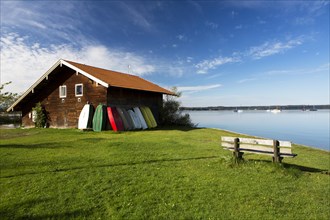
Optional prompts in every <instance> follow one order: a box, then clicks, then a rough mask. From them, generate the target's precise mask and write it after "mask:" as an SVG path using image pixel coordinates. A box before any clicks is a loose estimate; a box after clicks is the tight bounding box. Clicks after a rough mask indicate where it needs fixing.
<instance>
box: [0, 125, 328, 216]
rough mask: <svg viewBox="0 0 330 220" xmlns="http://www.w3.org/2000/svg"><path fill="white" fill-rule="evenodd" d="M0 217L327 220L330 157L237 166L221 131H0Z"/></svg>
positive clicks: (255, 158)
mask: <svg viewBox="0 0 330 220" xmlns="http://www.w3.org/2000/svg"><path fill="white" fill-rule="evenodd" d="M0 132H1V142H0V158H1V160H0V168H1V174H0V196H1V200H0V216H1V219H47V218H49V219H299V220H300V219H329V218H330V211H329V207H330V202H329V198H330V176H329V169H330V168H329V166H330V164H329V163H330V153H329V152H327V151H321V150H317V149H312V148H307V147H302V146H297V145H294V146H293V152H294V153H297V154H298V156H297V157H296V158H285V159H284V160H283V165H282V166H278V165H274V164H272V163H271V157H269V156H260V155H252V154H245V155H244V158H245V162H244V163H242V164H239V165H236V164H234V163H233V162H232V159H231V152H229V151H225V150H223V149H222V148H221V147H220V136H222V135H225V136H228V135H234V134H232V133H228V132H225V131H220V130H215V129H192V130H182V129H173V130H172V129H157V130H149V131H136V132H123V133H114V132H112V131H107V132H98V133H97V132H82V131H79V130H75V129H65V130H59V129H13V130H0Z"/></svg>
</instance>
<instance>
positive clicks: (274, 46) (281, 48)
mask: <svg viewBox="0 0 330 220" xmlns="http://www.w3.org/2000/svg"><path fill="white" fill-rule="evenodd" d="M302 43H303V39H302V37H300V38H296V39H293V40H289V41H286V42H280V41H273V42H270V41H266V42H265V43H263V44H262V45H259V46H254V47H251V48H250V49H249V50H248V51H247V52H246V55H247V56H250V57H251V58H252V59H256V60H258V59H261V58H264V57H268V56H271V55H274V54H278V53H284V52H285V51H287V50H289V49H292V48H294V47H296V46H299V45H301V44H302Z"/></svg>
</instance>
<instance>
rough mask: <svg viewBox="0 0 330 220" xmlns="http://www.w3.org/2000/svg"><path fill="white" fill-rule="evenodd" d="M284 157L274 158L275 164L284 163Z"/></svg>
mask: <svg viewBox="0 0 330 220" xmlns="http://www.w3.org/2000/svg"><path fill="white" fill-rule="evenodd" d="M282 160H283V157H280V156H278V157H273V163H282Z"/></svg>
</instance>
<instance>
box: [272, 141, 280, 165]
mask: <svg viewBox="0 0 330 220" xmlns="http://www.w3.org/2000/svg"><path fill="white" fill-rule="evenodd" d="M279 145H280V142H279V141H278V140H274V144H273V148H274V156H273V162H275V163H281V162H282V158H281V157H280V148H279Z"/></svg>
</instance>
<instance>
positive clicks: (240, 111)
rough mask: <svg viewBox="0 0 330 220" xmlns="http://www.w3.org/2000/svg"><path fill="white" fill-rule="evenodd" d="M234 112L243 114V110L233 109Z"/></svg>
mask: <svg viewBox="0 0 330 220" xmlns="http://www.w3.org/2000/svg"><path fill="white" fill-rule="evenodd" d="M234 112H237V113H242V112H243V110H242V109H237V108H236V109H234Z"/></svg>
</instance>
